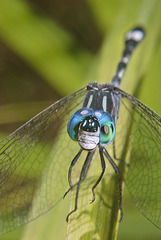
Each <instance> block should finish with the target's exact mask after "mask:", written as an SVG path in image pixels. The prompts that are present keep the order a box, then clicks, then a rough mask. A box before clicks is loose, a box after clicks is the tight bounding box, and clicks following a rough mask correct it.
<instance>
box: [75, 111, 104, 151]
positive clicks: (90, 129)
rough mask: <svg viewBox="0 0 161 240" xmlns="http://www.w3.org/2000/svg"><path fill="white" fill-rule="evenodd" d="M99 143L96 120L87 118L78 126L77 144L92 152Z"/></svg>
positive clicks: (98, 127) (98, 129) (98, 130)
mask: <svg viewBox="0 0 161 240" xmlns="http://www.w3.org/2000/svg"><path fill="white" fill-rule="evenodd" d="M99 141H100V126H99V122H98V120H97V118H96V117H95V116H93V115H91V116H87V117H86V118H85V119H84V120H83V121H82V122H81V123H80V126H79V130H78V143H79V145H80V146H81V147H82V148H83V149H84V150H93V149H95V148H96V147H97V145H98V144H99Z"/></svg>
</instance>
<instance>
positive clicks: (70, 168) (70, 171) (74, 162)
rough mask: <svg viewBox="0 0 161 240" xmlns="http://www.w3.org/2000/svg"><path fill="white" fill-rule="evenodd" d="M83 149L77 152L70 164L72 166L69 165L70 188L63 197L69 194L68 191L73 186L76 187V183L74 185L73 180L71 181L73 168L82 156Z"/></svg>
mask: <svg viewBox="0 0 161 240" xmlns="http://www.w3.org/2000/svg"><path fill="white" fill-rule="evenodd" d="M82 151H83V149H82V148H81V149H80V150H79V152H78V153H77V155H76V156H75V157H74V159H73V160H72V162H71V164H70V167H69V170H68V182H69V186H70V187H69V189H68V190H67V191H66V192H65V194H64V196H63V198H65V196H66V195H67V193H68V192H69V191H70V190H71V189H72V187H74V186H75V185H76V184H77V183H76V184H74V185H72V182H71V173H72V168H73V167H74V165H75V164H76V162H77V160H78V159H79V158H80V155H81V153H82Z"/></svg>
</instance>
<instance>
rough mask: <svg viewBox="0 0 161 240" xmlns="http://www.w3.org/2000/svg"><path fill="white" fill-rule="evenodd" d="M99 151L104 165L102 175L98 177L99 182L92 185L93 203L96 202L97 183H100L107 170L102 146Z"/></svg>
mask: <svg viewBox="0 0 161 240" xmlns="http://www.w3.org/2000/svg"><path fill="white" fill-rule="evenodd" d="M99 152H100V157H101V166H102V172H101V175H100V176H99V178H98V179H97V182H96V183H95V184H94V186H93V187H92V193H93V199H92V201H91V203H93V202H94V200H95V191H94V190H95V188H96V187H97V185H98V184H99V182H100V181H101V179H102V177H103V174H104V172H105V160H104V157H103V151H102V148H99Z"/></svg>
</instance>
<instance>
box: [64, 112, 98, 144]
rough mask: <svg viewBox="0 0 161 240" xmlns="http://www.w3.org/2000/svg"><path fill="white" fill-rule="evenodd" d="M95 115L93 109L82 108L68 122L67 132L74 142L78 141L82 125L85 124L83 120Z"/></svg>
mask: <svg viewBox="0 0 161 240" xmlns="http://www.w3.org/2000/svg"><path fill="white" fill-rule="evenodd" d="M93 114H94V111H93V109H91V108H81V109H79V110H78V111H76V112H75V113H74V114H73V115H72V116H71V118H70V119H69V121H68V126H67V132H68V134H69V136H70V138H71V139H72V140H74V141H77V140H78V129H79V125H80V123H81V122H83V120H84V119H85V118H86V117H88V116H90V115H93Z"/></svg>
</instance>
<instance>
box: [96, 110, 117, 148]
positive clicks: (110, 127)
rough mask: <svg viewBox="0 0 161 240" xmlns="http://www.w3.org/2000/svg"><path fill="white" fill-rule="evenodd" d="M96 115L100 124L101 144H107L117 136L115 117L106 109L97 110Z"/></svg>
mask: <svg viewBox="0 0 161 240" xmlns="http://www.w3.org/2000/svg"><path fill="white" fill-rule="evenodd" d="M95 116H96V117H97V119H98V121H99V124H100V146H107V145H108V144H110V143H111V142H112V141H113V139H114V137H115V124H114V121H113V118H112V116H111V115H110V114H109V113H107V112H104V111H96V112H95Z"/></svg>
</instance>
